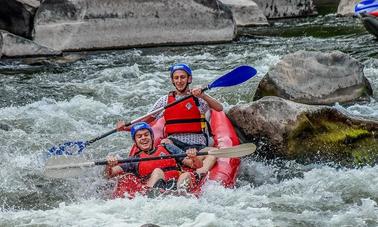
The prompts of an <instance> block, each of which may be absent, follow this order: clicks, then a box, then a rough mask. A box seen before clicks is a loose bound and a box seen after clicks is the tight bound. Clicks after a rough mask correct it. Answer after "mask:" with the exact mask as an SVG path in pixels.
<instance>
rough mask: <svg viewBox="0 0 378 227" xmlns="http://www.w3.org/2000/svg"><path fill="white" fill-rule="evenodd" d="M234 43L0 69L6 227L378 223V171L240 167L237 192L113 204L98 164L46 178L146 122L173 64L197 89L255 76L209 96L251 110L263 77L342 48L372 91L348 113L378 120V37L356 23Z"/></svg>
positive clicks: (114, 147) (2, 219)
mask: <svg viewBox="0 0 378 227" xmlns="http://www.w3.org/2000/svg"><path fill="white" fill-rule="evenodd" d="M241 34H242V35H241V36H240V37H239V38H238V39H237V40H236V41H234V42H232V43H228V44H218V45H193V46H184V47H182V46H181V47H180V46H178V47H159V48H143V49H129V50H117V51H102V52H88V53H80V54H79V53H69V54H67V56H68V57H71V58H79V60H77V61H73V62H71V63H60V60H59V59H54V58H50V59H39V60H37V61H36V60H35V59H34V60H30V59H26V60H25V59H12V60H3V61H1V62H0V81H1V87H0V160H1V162H0V177H1V178H2V180H1V182H0V226H133V227H134V226H140V225H142V224H145V223H154V224H158V225H160V226H377V225H378V221H377V220H378V205H377V203H378V190H377V188H378V167H376V166H374V167H363V168H357V169H344V168H335V167H332V165H328V164H327V165H326V164H311V165H302V164H299V163H296V162H295V161H284V160H275V161H261V160H257V159H254V158H253V157H251V158H248V159H244V160H242V166H241V172H240V175H239V179H238V182H237V187H236V188H233V189H226V188H223V187H222V186H220V185H218V184H217V183H215V182H208V183H207V184H206V185H205V186H204V187H205V188H204V194H203V195H202V196H201V197H200V198H199V199H196V198H190V197H173V196H166V197H164V198H163V197H158V198H155V199H152V198H145V197H137V198H135V199H133V200H129V199H115V200H112V199H110V192H111V186H112V184H113V183H114V182H111V181H110V182H109V181H106V180H105V179H103V178H102V177H101V172H102V167H92V168H89V169H88V171H87V172H86V173H85V174H84V175H83V176H80V177H78V178H69V179H64V180H57V179H50V178H47V177H45V176H44V174H43V169H44V161H45V158H46V157H45V153H46V152H47V150H48V149H49V148H50V147H52V146H53V145H56V144H60V143H62V142H65V141H77V140H89V139H91V138H94V137H96V136H98V135H100V134H102V133H105V132H107V131H109V130H111V129H113V128H114V127H115V122H116V121H117V120H118V119H125V120H132V119H135V118H137V117H139V116H142V115H144V114H146V113H147V112H148V110H149V108H151V106H152V105H153V103H154V101H155V100H156V99H157V97H158V96H160V95H163V94H166V93H167V92H168V91H169V90H170V89H172V87H171V84H170V82H169V78H168V66H169V65H171V64H172V63H174V62H186V63H188V64H189V65H191V66H192V67H193V69H194V85H200V84H207V83H209V82H210V81H212V80H214V79H215V78H217V77H218V76H220V75H223V74H225V73H226V72H228V71H230V70H231V69H233V68H234V67H236V66H239V65H243V64H246V65H251V66H253V67H255V68H256V69H257V71H258V75H257V76H256V77H254V78H252V79H251V80H250V81H248V82H247V83H245V84H243V85H240V86H238V87H232V88H224V89H217V90H214V91H210V92H209V93H210V94H211V95H212V96H214V97H216V98H217V99H219V100H220V101H221V102H222V103H223V104H224V106H225V107H226V109H227V108H230V107H231V106H233V105H236V104H241V103H248V102H250V101H251V99H252V97H253V93H254V90H255V88H256V86H257V84H258V82H259V80H260V79H261V78H262V77H263V76H264V75H265V73H266V72H267V71H268V70H269V67H270V66H272V65H274V64H276V63H277V62H278V61H279V59H280V58H281V57H282V56H284V55H286V54H288V53H292V52H295V51H297V50H316V51H332V50H340V51H343V52H346V53H349V54H350V55H352V56H353V57H355V58H357V59H358V60H360V61H361V62H362V63H363V64H364V66H365V68H364V73H365V75H366V77H367V78H368V79H369V81H370V83H371V84H372V86H373V89H374V97H372V99H371V101H370V102H369V103H366V104H364V105H357V104H356V105H353V106H341V105H339V104H335V106H337V107H338V108H343V109H345V110H347V111H349V112H351V113H353V114H356V115H360V116H367V117H371V118H376V119H378V104H377V102H376V99H377V88H378V48H377V47H378V40H376V39H375V38H374V37H373V36H372V35H370V34H368V33H367V32H366V31H365V30H364V28H363V27H362V25H360V23H359V21H358V19H356V18H337V17H335V16H334V15H327V16H319V17H313V18H308V19H291V20H280V21H275V22H274V26H272V27H268V28H248V29H243V30H242V31H241ZM130 146H131V139H130V137H129V135H128V134H126V133H116V134H114V135H111V136H109V137H107V138H104V139H102V140H100V141H98V142H96V143H94V144H92V145H91V146H89V147H88V148H87V149H86V151H85V152H86V154H87V155H88V156H89V158H94V159H103V158H104V157H105V156H106V155H107V154H108V153H110V152H111V153H115V154H124V153H125V152H127V151H128V149H129V148H130Z"/></svg>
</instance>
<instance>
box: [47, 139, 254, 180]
mask: <svg viewBox="0 0 378 227" xmlns="http://www.w3.org/2000/svg"><path fill="white" fill-rule="evenodd" d="M255 151H256V145H254V144H253V143H245V144H241V145H238V146H234V147H229V148H220V149H214V148H210V147H209V148H205V149H202V150H201V151H200V152H198V153H197V156H202V155H212V156H214V157H217V158H239V157H244V156H247V155H250V154H252V153H254V152H255ZM186 156H187V155H186V153H184V152H183V153H181V154H172V155H166V156H155V157H148V158H136V157H134V158H127V159H121V160H118V163H130V162H145V161H151V160H161V159H170V158H179V157H186ZM106 164H107V161H106V160H100V161H91V160H88V159H87V158H86V157H84V156H77V155H75V156H73V155H63V156H59V157H52V158H50V159H49V160H48V161H47V162H46V165H45V171H44V175H45V176H47V177H50V178H67V177H75V176H80V175H82V174H83V173H84V172H85V171H86V169H87V168H88V167H93V166H99V165H106Z"/></svg>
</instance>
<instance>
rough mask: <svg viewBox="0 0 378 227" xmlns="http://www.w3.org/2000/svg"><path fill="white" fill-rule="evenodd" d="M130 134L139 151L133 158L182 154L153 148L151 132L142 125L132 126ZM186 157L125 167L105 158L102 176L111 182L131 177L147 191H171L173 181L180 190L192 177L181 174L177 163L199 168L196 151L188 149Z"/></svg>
mask: <svg viewBox="0 0 378 227" xmlns="http://www.w3.org/2000/svg"><path fill="white" fill-rule="evenodd" d="M130 133H131V137H132V139H133V140H134V142H135V145H136V147H137V148H138V150H139V151H138V152H137V153H136V155H135V157H139V158H148V157H157V156H167V155H171V154H176V153H178V154H180V153H183V152H184V151H182V150H180V149H178V148H177V147H174V146H173V145H170V144H168V145H166V146H164V145H159V146H157V147H154V146H153V141H154V140H153V131H152V129H151V127H150V126H149V125H148V124H147V123H145V122H139V123H135V124H134V125H132V127H131V128H130ZM186 154H187V156H188V159H185V160H183V159H174V158H170V159H161V160H153V161H142V162H134V163H124V164H120V165H119V164H118V160H117V158H116V157H115V156H108V157H107V161H108V165H107V166H106V168H105V175H106V176H107V177H109V178H110V177H114V176H117V175H121V174H124V173H133V174H135V175H136V176H138V177H140V178H141V179H142V181H144V182H145V184H146V186H147V187H149V188H152V187H154V188H163V189H168V188H170V189H171V188H174V186H175V182H176V181H177V185H178V186H179V187H180V186H183V184H184V183H185V181H190V182H192V179H191V178H192V176H191V175H190V174H188V173H183V174H181V172H180V169H179V166H178V163H180V164H181V163H182V164H184V165H187V166H189V167H191V168H194V169H195V168H200V167H201V166H202V161H201V160H199V159H198V158H197V156H196V150H195V149H188V150H187V151H186ZM188 160H190V161H188Z"/></svg>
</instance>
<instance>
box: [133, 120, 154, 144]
mask: <svg viewBox="0 0 378 227" xmlns="http://www.w3.org/2000/svg"><path fill="white" fill-rule="evenodd" d="M142 129H147V130H148V131H150V133H151V136H153V131H152V128H151V127H150V125H149V124H147V123H146V122H138V123H135V124H133V126H131V128H130V133H131V138H132V139H133V140H135V134H136V133H137V132H138V131H139V130H142Z"/></svg>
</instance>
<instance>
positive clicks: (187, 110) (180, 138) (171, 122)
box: [117, 63, 223, 175]
mask: <svg viewBox="0 0 378 227" xmlns="http://www.w3.org/2000/svg"><path fill="white" fill-rule="evenodd" d="M169 70H170V79H171V82H172V84H173V86H174V87H175V90H174V91H171V92H169V93H168V95H164V96H162V97H161V98H160V99H158V100H157V101H156V103H155V104H154V106H153V107H152V109H151V110H150V111H151V112H152V111H154V110H156V109H159V108H161V107H164V106H166V105H167V104H169V103H172V102H174V101H176V100H178V99H181V98H183V97H186V96H188V95H193V96H194V97H192V98H189V99H186V100H185V101H182V102H179V103H178V104H176V105H174V106H172V107H169V108H166V109H165V110H164V111H163V112H161V113H159V114H156V115H155V116H153V117H152V118H150V119H147V120H146V121H147V122H152V121H153V120H155V119H159V118H161V117H164V119H165V128H164V130H165V134H166V135H167V136H168V137H167V138H166V139H163V140H162V141H161V143H167V144H168V143H169V144H174V145H176V146H177V147H179V148H180V149H181V150H184V151H186V150H187V149H192V148H194V149H196V150H198V151H199V150H201V149H203V148H205V147H208V146H209V145H210V133H209V131H210V129H209V124H208V123H207V120H206V113H207V112H208V111H209V110H210V109H213V110H215V111H222V110H223V106H222V104H221V103H219V102H218V101H217V100H216V99H214V98H212V97H211V96H209V95H207V94H205V93H203V92H202V88H200V87H196V88H193V89H190V88H189V85H190V84H191V83H192V70H191V68H190V67H189V66H188V65H186V64H183V63H178V64H174V65H172V66H171V67H170V68H169ZM122 125H124V122H118V124H117V128H118V129H119V130H122ZM123 130H127V129H126V128H124V129H123ZM199 158H201V159H202V160H203V167H202V168H199V169H197V170H196V171H195V173H197V174H199V175H204V174H206V173H207V172H208V171H209V170H210V169H211V168H212V167H213V165H214V164H215V162H216V158H215V157H213V156H210V155H208V156H201V157H199Z"/></svg>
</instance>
